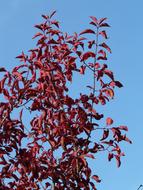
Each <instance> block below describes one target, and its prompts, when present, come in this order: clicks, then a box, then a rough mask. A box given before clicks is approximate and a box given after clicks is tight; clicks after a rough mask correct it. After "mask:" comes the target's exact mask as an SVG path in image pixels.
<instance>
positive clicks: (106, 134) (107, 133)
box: [100, 129, 109, 141]
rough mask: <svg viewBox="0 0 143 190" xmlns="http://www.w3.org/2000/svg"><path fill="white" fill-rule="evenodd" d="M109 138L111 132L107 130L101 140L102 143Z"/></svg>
mask: <svg viewBox="0 0 143 190" xmlns="http://www.w3.org/2000/svg"><path fill="white" fill-rule="evenodd" d="M108 136H109V130H108V129H107V130H104V133H103V137H102V139H100V140H101V141H102V140H105V139H106V138H107V137H108Z"/></svg>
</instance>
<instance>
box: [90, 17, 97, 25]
mask: <svg viewBox="0 0 143 190" xmlns="http://www.w3.org/2000/svg"><path fill="white" fill-rule="evenodd" d="M90 18H91V19H92V20H93V22H94V23H95V24H98V20H97V18H96V17H94V16H90Z"/></svg>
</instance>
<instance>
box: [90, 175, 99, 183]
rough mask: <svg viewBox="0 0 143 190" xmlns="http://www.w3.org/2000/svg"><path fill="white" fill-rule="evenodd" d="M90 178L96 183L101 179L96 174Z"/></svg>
mask: <svg viewBox="0 0 143 190" xmlns="http://www.w3.org/2000/svg"><path fill="white" fill-rule="evenodd" d="M92 179H94V180H95V181H96V182H97V183H100V182H101V179H100V178H99V177H98V176H97V175H93V176H92Z"/></svg>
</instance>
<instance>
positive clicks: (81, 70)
mask: <svg viewBox="0 0 143 190" xmlns="http://www.w3.org/2000/svg"><path fill="white" fill-rule="evenodd" d="M85 69H86V66H83V65H82V66H81V67H80V69H79V70H80V74H82V75H84V73H85Z"/></svg>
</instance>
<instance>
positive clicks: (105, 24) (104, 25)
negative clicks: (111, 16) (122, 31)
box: [100, 23, 110, 27]
mask: <svg viewBox="0 0 143 190" xmlns="http://www.w3.org/2000/svg"><path fill="white" fill-rule="evenodd" d="M100 27H110V25H109V24H107V23H102V24H100Z"/></svg>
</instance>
